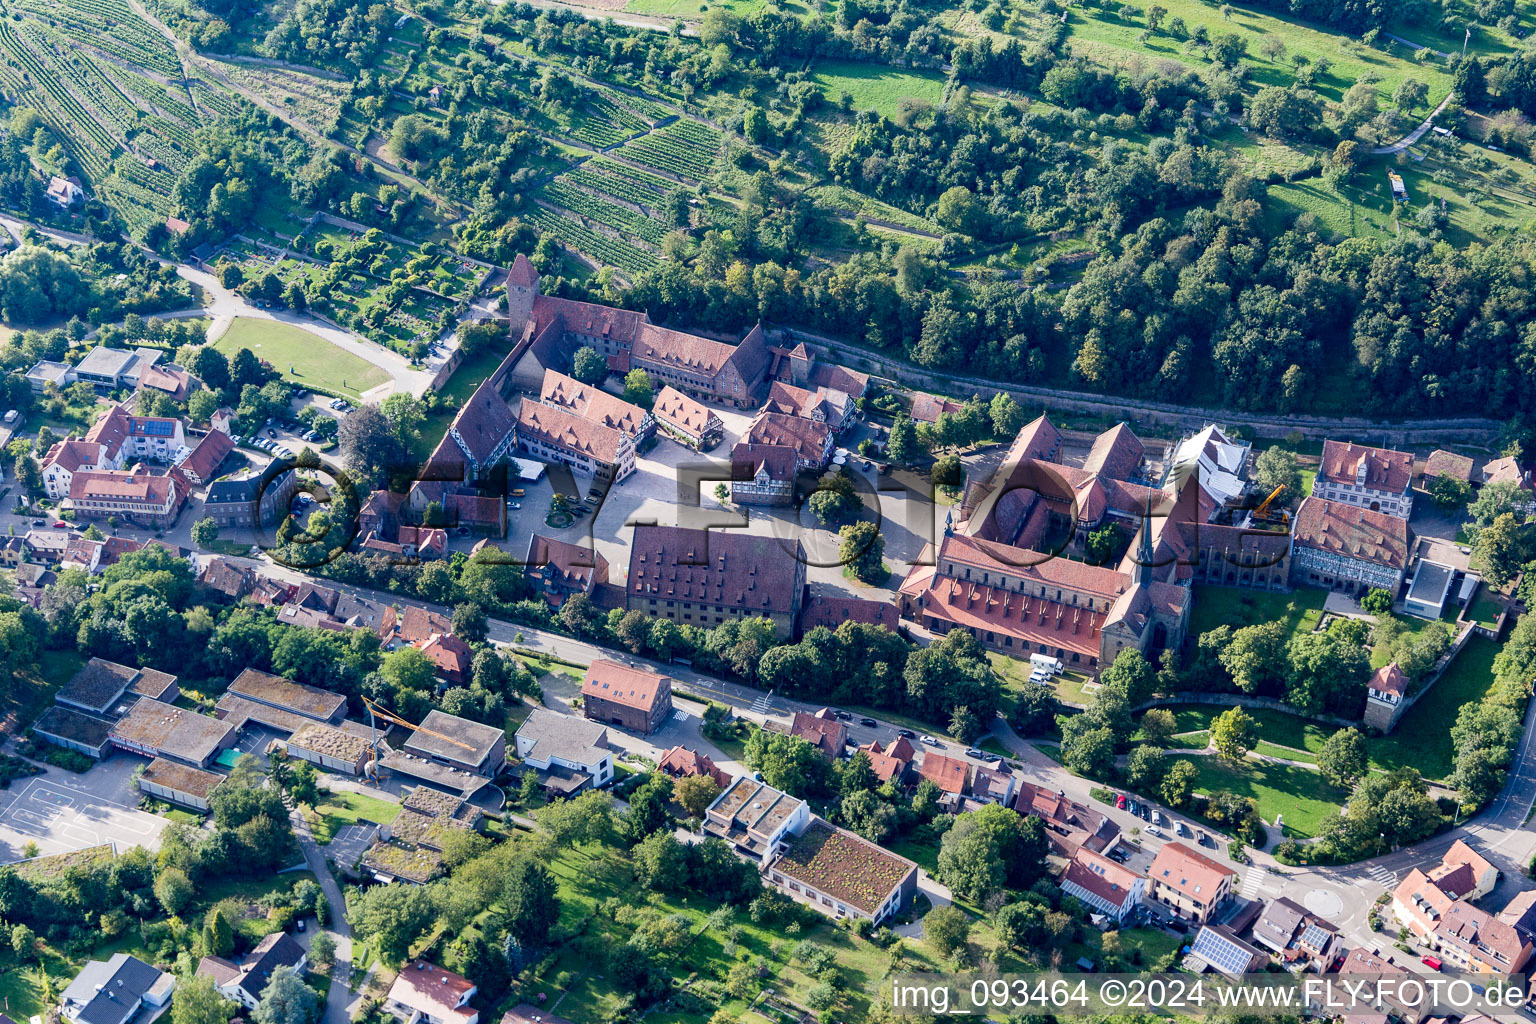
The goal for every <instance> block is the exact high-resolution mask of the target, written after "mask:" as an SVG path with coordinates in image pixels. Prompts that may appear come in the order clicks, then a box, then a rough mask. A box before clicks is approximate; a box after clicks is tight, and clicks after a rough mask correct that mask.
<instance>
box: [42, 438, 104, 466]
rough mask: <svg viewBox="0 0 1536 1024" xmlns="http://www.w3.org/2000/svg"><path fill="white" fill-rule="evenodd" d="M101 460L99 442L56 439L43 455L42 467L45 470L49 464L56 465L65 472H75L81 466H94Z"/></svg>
mask: <svg viewBox="0 0 1536 1024" xmlns="http://www.w3.org/2000/svg"><path fill="white" fill-rule="evenodd" d="M101 461H102V446H101V444H99V443H97V442H94V441H80V440H76V439H74V438H71V439H69V440H65V441H57V442H55V443H54V445H53V447H51V448H49V449H48V454H47V455H45V456H44V457H43V466H42V468H43V469H45V470H46V469H47V468H48V467H49V466H53V465H58V466H60V467H61V468H63V469H64V470H66V471H67V472H70V473H75V472H78V471H79V470H80V469H82V468H86V469H90V468H94V467H95V466H97V465H100V464H101Z"/></svg>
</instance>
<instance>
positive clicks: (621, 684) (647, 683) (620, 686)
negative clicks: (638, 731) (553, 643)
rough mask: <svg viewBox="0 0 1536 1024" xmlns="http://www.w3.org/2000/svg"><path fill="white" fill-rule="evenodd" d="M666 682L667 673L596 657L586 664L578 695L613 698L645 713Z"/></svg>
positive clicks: (603, 698) (665, 685)
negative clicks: (588, 664)
mask: <svg viewBox="0 0 1536 1024" xmlns="http://www.w3.org/2000/svg"><path fill="white" fill-rule="evenodd" d="M669 683H670V680H669V678H668V677H667V676H663V675H659V674H657V673H655V672H646V671H644V670H643V669H638V668H630V667H629V666H628V665H621V664H619V663H618V662H616V661H609V660H607V659H606V658H599V659H598V660H597V661H594V662H593V663H592V664H591V665H590V666H588V668H587V675H586V678H585V679H584V680H583V681H582V684H581V695H582V697H583V698H586V697H597V698H600V699H602V700H609V701H613V702H614V703H615V704H622V705H624V706H625V707H629V708H637V709H639V710H641V711H644V712H645V713H647V714H649V713H650V712H651V710H652V709H653V708H655V707H656V702H657V701H658V700H660V699H661V696H662V693H663V691H665V690H668V689H669V686H668V684H669Z"/></svg>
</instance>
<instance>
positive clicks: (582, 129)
mask: <svg viewBox="0 0 1536 1024" xmlns="http://www.w3.org/2000/svg"><path fill="white" fill-rule="evenodd" d="M649 127H650V125H649V124H647V123H646V122H645V121H643V120H641V119H640V118H639V117H638V116H636V115H635V114H634V113H633V112H632V111H630V110H626V109H625V108H624V107H621V106H619V105H618V104H616V103H614V102H613V101H612V100H610V99H609V98H608V97H606V96H603V95H601V94H599V93H597V92H591V93H590V94H589V98H588V100H587V104H586V110H584V111H583V112H582V114H581V116H579V117H576V118H573V119H572V122H571V125H570V127H569V128H568V129H567V130H566V134H568V135H569V136H570V137H571V138H573V139H575V140H576V141H577V142H585V143H586V144H587V145H589V146H595V147H596V148H598V149H605V148H607V147H608V146H612V145H616V144H618V143H620V142H623V141H624V140H625V139H627V138H629V137H630V136H631V135H633V134H635V133H636V132H640V131H644V130H645V129H647V128H649Z"/></svg>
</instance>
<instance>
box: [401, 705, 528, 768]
mask: <svg viewBox="0 0 1536 1024" xmlns="http://www.w3.org/2000/svg"><path fill="white" fill-rule="evenodd" d="M403 749H404V750H405V752H406V753H409V754H415V755H416V756H417V757H424V758H427V759H429V760H432V761H436V762H438V763H439V764H445V765H447V766H448V767H450V768H457V769H459V770H461V771H466V772H469V773H470V774H472V775H482V776H484V777H485V778H488V779H494V778H495V777H496V776H497V775H500V774H501V770H502V769H503V768H505V767H506V764H507V736H506V733H504V732H502V730H500V729H497V728H495V727H494V726H489V725H481V724H480V723H479V722H471V721H470V720H469V719H467V718H459V717H458V716H457V715H450V714H448V713H447V712H445V711H438V710H436V709H434V710H433V711H432V712H431V713H430V714H428V715H427V717H426V720H425V721H423V722H422V723H421V727H420V728H419V729H416V730H415V731H414V732H412V733H411V736H410V739H408V740H406V741H405V746H404V748H403Z"/></svg>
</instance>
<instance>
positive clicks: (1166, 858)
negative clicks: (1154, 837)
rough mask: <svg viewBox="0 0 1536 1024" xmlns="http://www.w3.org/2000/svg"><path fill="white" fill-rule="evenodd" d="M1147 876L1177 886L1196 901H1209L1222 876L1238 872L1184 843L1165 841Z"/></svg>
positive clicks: (1162, 883) (1219, 884)
mask: <svg viewBox="0 0 1536 1024" xmlns="http://www.w3.org/2000/svg"><path fill="white" fill-rule="evenodd" d="M1147 877H1148V878H1149V879H1151V880H1152V882H1153V883H1155V884H1161V885H1166V886H1168V887H1169V888H1172V889H1176V890H1178V891H1179V892H1181V893H1183V894H1184V895H1185V896H1187V897H1189V898H1190V899H1192V900H1194V901H1195V902H1197V903H1202V904H1209V903H1210V902H1211V900H1212V899H1213V898H1214V897H1215V895H1216V892H1217V890H1218V889H1219V887H1220V886H1221V881H1222V879H1223V878H1227V877H1232V878H1235V877H1237V872H1235V871H1233V870H1232V869H1231V868H1227V867H1223V866H1222V865H1220V864H1218V863H1216V862H1215V861H1214V860H1211V858H1209V857H1207V856H1206V855H1205V854H1203V853H1199V852H1198V851H1196V850H1192V849H1190V848H1189V847H1187V846H1185V845H1184V844H1183V843H1164V844H1163V848H1162V849H1161V850H1158V851H1157V856H1156V857H1154V858H1152V867H1151V868H1150V869H1149V870H1148V872H1147Z"/></svg>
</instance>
